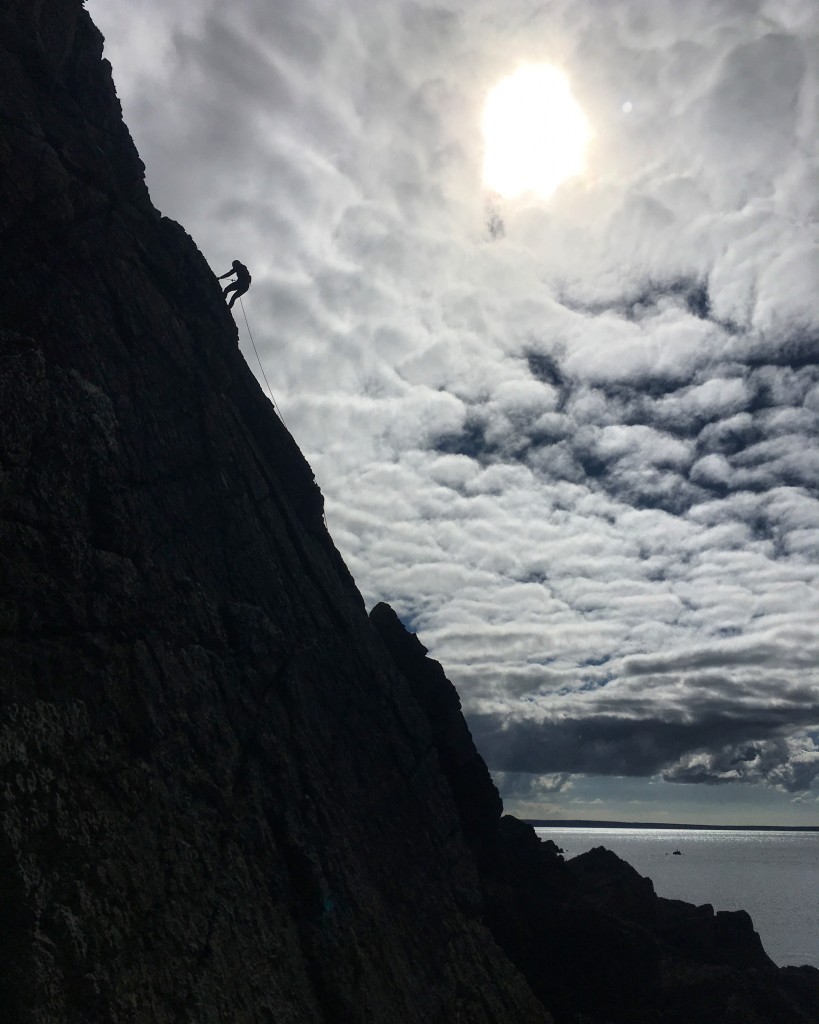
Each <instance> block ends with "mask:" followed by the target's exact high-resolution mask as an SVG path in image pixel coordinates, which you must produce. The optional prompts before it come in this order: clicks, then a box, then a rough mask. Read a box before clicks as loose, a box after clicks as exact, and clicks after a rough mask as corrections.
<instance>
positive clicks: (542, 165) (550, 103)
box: [483, 64, 591, 199]
mask: <svg viewBox="0 0 819 1024" xmlns="http://www.w3.org/2000/svg"><path fill="white" fill-rule="evenodd" d="M590 136H591V131H590V128H589V123H588V121H587V120H586V116H585V114H584V113H583V111H582V110H581V109H580V106H579V104H578V103H577V100H575V98H574V97H573V96H572V93H571V89H570V88H569V82H568V79H567V78H566V76H565V75H564V74H563V72H562V71H558V69H557V68H555V67H551V66H550V65H548V64H526V65H524V66H523V67H520V68H518V70H517V71H516V72H515V73H514V74H512V75H509V76H508V77H506V78H503V79H501V81H500V82H498V84H497V85H496V86H495V87H494V89H492V91H491V92H490V93H489V96H488V97H487V100H486V106H485V108H484V114H483V137H484V163H483V178H484V184H485V185H486V187H487V188H488V189H490V190H491V191H493V192H498V193H500V195H501V196H503V197H504V198H506V199H512V198H515V197H516V196H522V195H525V194H531V195H534V196H535V197H536V198H538V199H548V198H549V197H550V196H551V195H552V194H553V193H554V191H555V189H557V187H558V185H560V184H561V182H563V181H565V180H566V179H567V178H571V177H573V176H574V175H578V174H582V173H583V171H584V170H585V168H586V148H587V145H588V142H589V138H590Z"/></svg>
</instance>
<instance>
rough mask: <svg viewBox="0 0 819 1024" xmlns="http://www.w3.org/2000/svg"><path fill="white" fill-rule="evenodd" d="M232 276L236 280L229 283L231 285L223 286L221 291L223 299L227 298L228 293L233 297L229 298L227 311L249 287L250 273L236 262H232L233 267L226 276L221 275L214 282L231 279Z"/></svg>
mask: <svg viewBox="0 0 819 1024" xmlns="http://www.w3.org/2000/svg"><path fill="white" fill-rule="evenodd" d="M234 274H235V275H236V280H235V281H233V282H231V284H228V285H225V287H224V288H223V289H222V295H224V296H225V298H227V293H228V292H233V295H231V297H230V302H229V303H228V309H230V307H231V306H232V305H233V303H234V302H235V301H236V300H237V299H238V298H239V296H240V295H244V293H245V292H246V291H247V290H248V288H249V287H250V272H249V271H248V269H247V267H246V266H245V265H244V263H240V262H239V261H238V260H234V261H233V267H232V268H231V269H230V270H229V271H228V272H227V273H226V274H221V275H220V276H219V277H218V278H217V279H216V280H217V281H221V280H223V279H224V278H226V277H232V276H233V275H234Z"/></svg>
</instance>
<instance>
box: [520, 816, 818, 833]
mask: <svg viewBox="0 0 819 1024" xmlns="http://www.w3.org/2000/svg"><path fill="white" fill-rule="evenodd" d="M521 820H522V821H524V822H525V823H526V824H527V825H531V826H532V827H533V828H655V829H661V828H670V829H682V830H689V831H719V832H819V824H817V825H694V824H690V823H688V822H672V821H602V820H599V819H594V818H523V819H521Z"/></svg>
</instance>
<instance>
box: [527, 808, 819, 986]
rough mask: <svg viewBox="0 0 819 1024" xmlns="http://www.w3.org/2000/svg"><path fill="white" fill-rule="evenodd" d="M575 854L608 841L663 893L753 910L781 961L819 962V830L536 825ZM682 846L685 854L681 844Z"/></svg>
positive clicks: (776, 958) (771, 952) (717, 906)
mask: <svg viewBox="0 0 819 1024" xmlns="http://www.w3.org/2000/svg"><path fill="white" fill-rule="evenodd" d="M536 831H537V834H538V835H539V836H540V837H541V839H551V840H553V842H555V843H557V845H558V846H559V847H561V849H562V850H563V852H564V856H565V857H566V858H567V859H568V858H570V857H575V856H577V855H578V854H580V853H585V852H586V851H587V850H591V849H592V847H595V846H605V847H606V848H607V849H609V850H611V851H612V852H613V853H616V854H617V856H618V857H621V858H622V859H623V860H625V861H627V862H628V863H629V864H631V866H632V867H633V868H635V870H636V871H638V872H639V873H640V874H641V875H647V876H648V877H649V878H650V879H651V880H652V881H653V882H654V891H655V892H656V893H657V895H658V896H665V897H667V898H669V899H675V900H685V901H686V902H687V903H694V904H696V905H697V906H700V905H702V904H704V903H710V904H711V905H712V906H713V908H714V910H747V911H748V913H749V914H750V915H751V918H752V919H753V922H754V927H755V928H756V930H757V932H759V936H760V938H761V939H762V945H763V947H764V949H765V952H766V953H767V954H768V956H769V957H770V958H771V959H772V960H773V961H774V963H776V964H778V965H779V966H780V967H784V966H787V965H800V964H810V965H811V966H812V967H817V968H819V832H788V831H774V830H771V831H758V830H748V831H745V830H735V831H734V830H731V831H724V830H718V829H685V830H682V829H670V828H650V829H649V828H587V827H575V828H565V827H555V828H552V827H549V828H540V827H538V828H537V829H536ZM675 850H679V851H680V852H679V855H675V854H674V851H675Z"/></svg>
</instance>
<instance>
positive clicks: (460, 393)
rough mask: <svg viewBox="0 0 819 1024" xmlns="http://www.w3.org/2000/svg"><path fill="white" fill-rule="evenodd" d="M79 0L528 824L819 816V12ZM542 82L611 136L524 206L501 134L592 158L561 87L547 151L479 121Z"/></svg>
mask: <svg viewBox="0 0 819 1024" xmlns="http://www.w3.org/2000/svg"><path fill="white" fill-rule="evenodd" d="M88 7H89V9H90V11H91V13H92V16H93V17H94V18H95V20H96V21H97V23H98V24H99V26H100V27H101V28H102V30H103V32H104V33H105V35H106V37H107V43H106V55H107V56H108V58H109V59H110V60H111V62H112V63H113V65H114V75H115V79H116V82H117V87H118V91H119V94H120V98H121V100H122V102H123V106H124V109H125V114H126V119H127V121H128V124H129V126H130V128H131V132H132V134H133V136H134V138H135V140H136V143H137V146H138V148H139V150H140V153H141V155H142V157H143V159H144V161H145V163H146V164H147V167H148V183H149V186H150V188H151V192H152V196H153V199H154V202H155V203H156V205H157V206H158V207H159V208H160V209H161V210H162V212H163V213H165V214H167V215H168V216H171V217H173V218H174V219H176V220H178V221H180V222H181V223H182V224H183V225H184V226H185V227H186V228H187V229H188V231H189V232H190V233H191V234H192V235H193V236H194V238H195V239H196V241H197V243H198V244H199V246H200V248H201V249H202V251H203V252H204V254H205V256H206V257H207V259H208V261H209V262H210V265H211V267H212V268H213V270H214V272H215V273H217V274H221V273H223V272H224V271H226V270H227V269H228V267H229V265H230V262H231V260H233V259H235V258H238V259H241V260H242V261H243V262H245V263H246V264H247V265H248V266H249V268H250V270H251V272H252V274H253V286H252V289H251V291H250V292H249V293H248V295H247V296H246V297H245V309H246V310H247V315H248V318H249V320H250V326H251V329H252V330H253V335H254V338H255V340H256V344H257V346H258V347H259V350H260V353H261V357H262V360H263V362H264V365H265V370H266V373H267V376H268V378H269V380H270V382H271V384H272V386H273V391H274V394H275V397H276V401H277V404H278V406H279V408H280V409H281V412H282V414H283V417H284V419H285V421H286V423H287V425H288V427H289V428H290V430H291V431H292V433H293V434H294V436H295V437H296V439H297V441H298V442H299V444H300V446H301V448H302V450H303V451H304V452H305V454H306V455H307V457H308V458H309V460H310V462H311V464H312V466H313V468H314V470H315V473H316V475H317V477H318V480H319V483H320V484H321V487H322V490H323V491H324V494H325V496H326V500H327V519H328V523H329V526H330V530H331V533H332V535H333V537H334V539H335V541H336V543H337V545H338V546H339V548H340V549H341V551H342V554H343V555H344V557H345V559H346V561H347V563H348V564H349V566H350V568H351V570H352V571H353V573H354V575H355V577H356V580H357V581H358V584H359V586H360V588H361V590H362V592H363V593H364V596H365V599H366V601H367V604H368V606H371V605H372V604H373V603H375V602H376V601H378V600H386V601H388V602H389V603H390V604H392V605H393V607H394V608H395V609H396V611H398V613H399V614H400V616H401V617H402V619H403V621H404V622H405V624H406V625H407V626H408V627H409V628H411V629H412V630H413V631H416V632H418V633H419V635H420V637H421V639H422V640H423V642H424V643H425V644H426V646H427V647H428V648H429V649H430V652H431V653H432V655H433V656H434V657H436V658H437V659H438V660H440V661H441V662H442V663H443V665H444V667H445V669H446V671H447V674H448V675H449V676H450V678H451V679H452V680H453V681H454V682H455V684H456V686H457V687H458V689H459V691H460V694H461V698H462V701H463V704H464V708H465V711H466V713H467V716H468V718H469V721H470V725H471V727H472V730H473V734H474V736H475V738H476V741H477V743H478V745H479V748H480V749H481V751H482V752H483V754H484V756H485V757H486V759H487V761H488V763H489V765H490V768H491V769H492V770H493V773H494V774H495V777H496V779H497V781H498V783H499V785H500V787H501V790H502V793H503V795H504V798H505V801H506V806H507V809H509V810H512V811H515V812H516V813H519V814H523V815H529V816H537V817H583V818H600V819H604V818H625V819H629V820H655V821H662V820H668V821H681V820H682V821H700V822H713V823H720V822H725V823H743V822H746V823H790V824H811V823H817V822H819V698H818V697H817V686H818V684H819V430H817V427H819V366H817V358H819V233H818V232H817V220H819V149H818V148H817V139H818V138H819V132H818V131H817V127H818V124H817V122H819V6H817V4H816V2H815V0H682V2H681V0H618V2H617V3H611V2H610V0H549V2H541V0H437V2H433V0H417V2H410V0H383V2H381V3H378V4H375V3H371V2H369V0H277V2H276V3H275V4H274V3H270V2H269V0H234V2H233V3H231V4H224V3H216V2H214V0H177V2H175V3H173V4H169V3H167V2H166V0H161V2H160V0H141V2H140V4H138V5H136V4H134V3H133V2H132V0H89V3H88ZM540 65H549V66H551V67H556V68H558V69H559V70H560V71H562V73H563V74H564V75H565V77H566V79H567V81H568V84H569V88H570V90H571V97H573V101H574V103H575V104H576V106H578V107H579V108H580V110H581V111H582V116H583V118H584V121H583V122H582V129H583V130H582V131H581V132H580V134H581V135H582V134H583V133H585V134H586V135H587V136H588V143H587V147H586V150H585V153H584V155H583V158H582V159H581V160H580V161H579V163H578V161H577V160H575V168H574V169H575V170H576V171H577V173H575V174H574V175H573V176H571V177H569V178H568V179H566V180H565V181H564V182H563V184H562V185H560V186H559V187H558V188H557V190H556V191H554V192H553V193H552V194H551V195H547V194H545V193H546V192H548V191H549V190H548V189H539V188H538V185H537V183H536V182H535V183H531V182H530V183H529V186H528V187H529V191H527V192H524V193H523V194H522V195H518V196H512V195H503V194H498V183H497V181H494V182H492V183H491V184H492V188H490V186H489V185H488V184H487V182H486V181H485V180H484V168H485V166H488V162H487V160H488V158H489V157H491V158H492V159H493V160H501V161H502V160H504V159H506V160H507V163H509V161H511V163H512V171H515V172H518V171H519V172H520V173H524V172H525V171H526V168H527V167H528V163H529V162H531V161H536V160H537V159H541V158H542V159H543V160H545V161H546V162H547V164H548V163H549V162H550V161H551V166H553V165H554V162H555V161H559V160H561V159H564V158H565V157H566V153H565V148H566V145H567V142H566V132H565V131H564V128H563V127H561V126H560V125H557V126H555V125H553V124H552V122H551V120H550V110H551V108H552V107H554V105H555V104H556V103H557V100H556V99H549V101H548V103H547V109H545V110H540V111H539V112H538V114H537V116H538V118H540V120H538V121H537V127H536V128H532V127H531V126H528V127H525V128H524V131H525V134H526V137H527V139H528V144H529V145H530V148H529V150H526V148H525V147H524V151H523V152H521V153H520V154H518V151H517V150H515V148H514V139H513V138H512V135H511V134H510V135H509V136H507V137H505V141H503V142H501V143H498V142H497V141H493V140H489V141H485V139H484V136H483V133H482V124H483V116H484V107H485V104H486V100H487V97H488V95H489V93H490V91H491V90H492V89H493V88H494V87H495V86H496V85H497V83H498V82H500V81H501V80H504V79H506V78H508V77H509V76H512V75H514V73H515V72H517V71H518V70H519V69H520V68H521V67H525V68H530V69H531V67H532V66H535V67H536V68H537V67H539V66H540ZM518 102H519V103H520V104H521V105H522V106H525V105H526V103H525V102H524V100H519V101H518ZM533 102H534V101H533ZM501 122H502V124H503V125H506V126H507V127H508V128H509V131H510V133H512V134H513V128H514V126H515V124H516V123H517V115H516V113H515V110H514V109H512V110H508V109H507V110H506V111H504V112H503V114H502V116H501ZM575 128H577V125H575ZM576 134H577V131H576V132H575V135H576ZM535 143H537V145H535ZM493 147H494V148H493ZM535 150H537V152H535ZM538 154H540V156H538ZM544 154H545V155H544ZM569 163H571V160H569ZM524 184H525V183H524ZM503 188H504V187H503V186H501V188H500V191H501V192H503ZM235 311H236V313H237V322H238V323H239V325H240V328H241V332H242V335H241V337H242V345H243V351H244V352H245V355H246V357H247V358H248V361H249V362H250V364H251V366H253V367H254V369H257V367H256V365H255V356H254V354H253V350H252V348H251V347H250V344H249V341H248V339H247V335H246V333H245V326H244V321H243V319H242V317H241V311H240V309H239V307H238V304H237V306H236V308H235Z"/></svg>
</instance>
